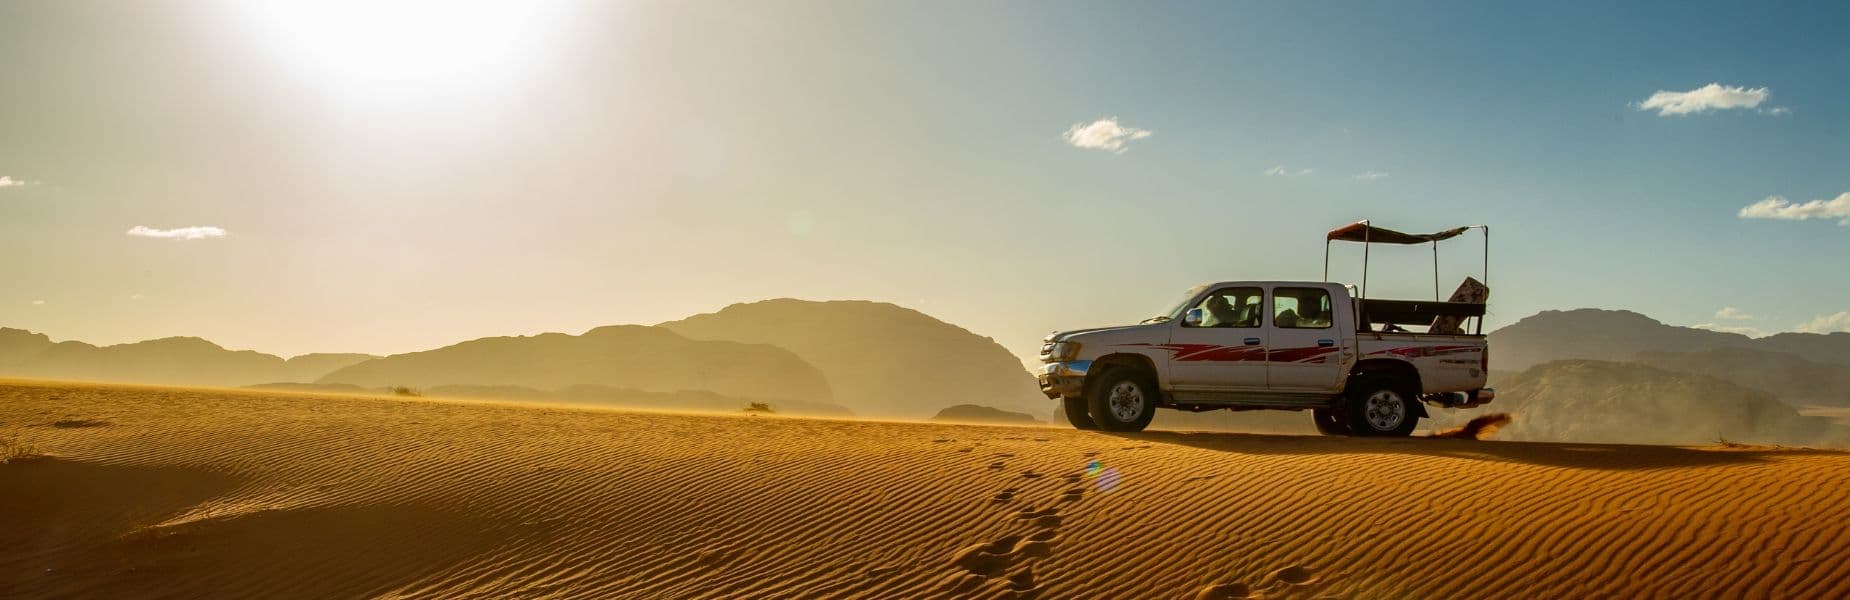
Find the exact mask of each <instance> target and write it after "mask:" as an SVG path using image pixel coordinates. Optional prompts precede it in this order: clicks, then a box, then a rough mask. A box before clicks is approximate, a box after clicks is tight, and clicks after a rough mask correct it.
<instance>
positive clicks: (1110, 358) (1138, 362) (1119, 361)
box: [1082, 352, 1164, 396]
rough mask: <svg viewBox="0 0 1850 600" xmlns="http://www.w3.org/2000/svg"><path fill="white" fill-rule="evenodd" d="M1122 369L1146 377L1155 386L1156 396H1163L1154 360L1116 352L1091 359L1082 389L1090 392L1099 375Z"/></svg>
mask: <svg viewBox="0 0 1850 600" xmlns="http://www.w3.org/2000/svg"><path fill="white" fill-rule="evenodd" d="M1124 368H1129V369H1135V370H1137V371H1139V372H1141V373H1143V374H1144V375H1145V376H1148V377H1149V378H1150V382H1151V383H1154V384H1156V388H1157V389H1156V390H1155V391H1156V393H1157V395H1158V396H1163V395H1164V394H1163V389H1162V388H1163V382H1162V378H1161V377H1160V376H1159V375H1158V374H1157V371H1156V360H1155V359H1152V358H1150V357H1149V355H1145V354H1139V353H1136V352H1118V353H1114V354H1107V355H1104V356H1100V357H1098V358H1096V359H1093V361H1092V366H1091V368H1089V369H1087V370H1086V383H1085V386H1084V387H1083V388H1082V389H1085V390H1090V389H1092V385H1093V384H1095V383H1097V382H1098V381H1099V376H1100V375H1103V374H1105V373H1106V372H1108V371H1111V370H1114V369H1124Z"/></svg>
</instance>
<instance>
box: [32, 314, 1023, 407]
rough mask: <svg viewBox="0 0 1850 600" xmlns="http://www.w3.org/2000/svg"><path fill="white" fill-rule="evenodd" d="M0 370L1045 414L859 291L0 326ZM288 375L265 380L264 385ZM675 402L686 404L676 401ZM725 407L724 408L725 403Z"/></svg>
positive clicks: (969, 343)
mask: <svg viewBox="0 0 1850 600" xmlns="http://www.w3.org/2000/svg"><path fill="white" fill-rule="evenodd" d="M0 376H11V377H26V378H36V379H73V380H87V381H109V382H138V383H154V384H169V385H206V386H263V387H266V388H270V389H297V390H304V391H322V392H377V391H380V390H382V389H384V388H388V387H398V386H403V387H409V388H416V389H418V390H420V391H422V392H423V393H426V394H430V395H448V396H462V397H490V398H498V399H526V400H541V401H549V402H580V403H585V402H590V403H601V404H617V405H624V406H643V407H650V408H674V407H681V408H697V409H703V410H705V409H715V408H722V409H725V410H732V409H736V408H738V407H741V406H743V405H744V404H745V403H747V402H754V401H762V402H768V403H770V404H772V405H773V406H774V407H775V408H777V409H778V410H779V412H781V413H785V414H821V415H845V414H858V415H863V416H875V417H901V418H926V417H929V416H931V415H933V414H934V413H936V412H938V411H939V410H940V409H943V408H945V407H947V406H952V405H956V404H983V405H986V406H992V407H998V408H1004V409H1008V410H1014V411H1019V412H1032V413H1036V414H1045V413H1046V412H1047V410H1048V408H1049V406H1048V403H1047V401H1046V400H1045V398H1043V397H1042V396H1040V394H1039V392H1038V391H1037V389H1036V387H1035V384H1034V379H1033V377H1031V376H1030V375H1029V374H1028V373H1027V372H1026V371H1024V370H1022V368H1021V363H1020V361H1019V360H1018V359H1017V358H1016V357H1015V356H1014V355H1012V354H1010V353H1009V352H1008V350H1006V349H1004V348H1003V347H1002V346H1001V345H1000V344H997V343H996V342H995V341H994V340H991V339H989V338H986V337H983V336H979V335H976V334H974V333H971V332H970V331H968V330H965V329H963V328H961V327H957V326H955V325H951V324H949V323H945V322H943V321H940V320H938V319H935V318H933V317H931V316H929V315H926V314H924V313H921V312H918V311H915V310H912V309H908V308H904V307H900V306H896V305H893V304H887V303H880V302H864V301H831V302H813V301H805V300H790V299H780V300H766V301H763V302H754V303H749V304H736V305H732V306H728V307H726V308H724V309H722V310H720V311H718V312H714V313H709V314H701V315H695V316H692V317H688V318H686V319H682V320H678V321H671V322H667V323H663V324H661V325H657V326H647V325H617V326H609V327H598V328H595V329H591V330H589V331H586V332H584V333H582V334H579V335H569V334H564V333H542V334H538V335H531V336H512V337H489V338H481V339H475V340H469V341H464V342H460V343H456V344H452V345H449V346H444V347H441V348H435V349H431V350H425V351H420V352H410V353H404V354H395V355H391V356H384V357H380V356H372V355H364V354H311V355H304V356H298V357H295V358H291V359H289V360H284V359H282V358H279V357H276V356H273V355H269V354H263V353H259V352H253V351H248V350H227V349H225V348H223V347H220V346H218V345H216V344H213V343H211V342H207V341H205V340H201V339H198V338H166V339H160V340H150V341H145V342H136V343H133V344H121V345H116V346H105V347H97V346H92V345H90V344H85V343H82V342H52V341H51V339H50V338H48V337H47V336H45V335H43V334H38V333H32V332H28V331H23V330H18V329H0ZM285 383H289V384H295V385H276V384H285ZM681 404H686V406H681ZM728 407H729V408H728Z"/></svg>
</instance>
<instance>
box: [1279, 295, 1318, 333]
mask: <svg viewBox="0 0 1850 600" xmlns="http://www.w3.org/2000/svg"><path fill="white" fill-rule="evenodd" d="M1272 323H1273V324H1274V325H1277V326H1278V327H1280V328H1283V329H1328V328H1329V327H1330V292H1329V290H1325V289H1322V288H1299V287H1281V288H1277V289H1274V290H1272Z"/></svg>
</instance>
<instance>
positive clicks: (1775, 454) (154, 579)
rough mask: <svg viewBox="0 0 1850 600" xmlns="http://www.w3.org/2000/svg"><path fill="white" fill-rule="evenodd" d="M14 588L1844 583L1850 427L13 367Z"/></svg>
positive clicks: (1198, 589)
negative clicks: (1039, 420)
mask: <svg viewBox="0 0 1850 600" xmlns="http://www.w3.org/2000/svg"><path fill="white" fill-rule="evenodd" d="M0 440H12V442H13V443H14V444H15V445H16V447H22V446H23V447H30V449H33V450H36V451H37V452H38V453H40V454H43V455H45V456H44V457H40V458H27V459H23V460H15V461H13V462H10V463H8V464H0V597H9V598H10V597H148V596H168V597H246V596H263V597H277V596H281V597H356V596H360V597H371V596H383V597H453V596H478V597H483V596H486V597H592V598H605V597H624V598H634V597H641V598H649V597H800V598H811V597H875V598H911V597H984V598H1010V597H1042V598H1074V597H1084V598H1190V597H1201V598H1217V597H1218V598H1227V597H1268V598H1272V597H1320V596H1332V597H1354V598H1452V597H1509V598H1566V597H1576V598H1598V597H1666V598H1687V597H1730V598H1732V597H1789V598H1842V597H1846V596H1850V521H1846V520H1845V519H1844V518H1843V513H1844V507H1845V506H1850V454H1846V453H1842V452H1834V451H1818V450H1802V449H1776V448H1742V447H1731V448H1722V447H1711V448H1685V447H1642V446H1605V445H1587V444H1542V443H1515V442H1496V441H1474V440H1452V439H1393V440H1364V439H1341V438H1320V437H1299V436H1264V435H1242V434H1225V433H1181V432H1147V433H1142V434H1134V435H1109V434H1101V433H1095V432H1079V431H1072V430H1065V429H1056V428H1038V427H986V426H972V425H946V424H925V423H897V422H874V421H852V420H805V419H795V418H783V417H766V416H746V415H743V414H740V415H683V414H667V413H641V412H618V411H610V410H599V409H589V408H566V407H547V406H534V405H501V404H492V403H466V402H452V401H437V400H417V399H386V398H368V397H351V396H348V397H343V396H334V395H327V396H315V395H305V394H288V393H275V392H258V391H227V390H187V389H177V388H146V387H127V386H105V385H87V384H46V383H31V382H11V383H0Z"/></svg>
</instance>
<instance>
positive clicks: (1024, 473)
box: [1021, 469, 1041, 479]
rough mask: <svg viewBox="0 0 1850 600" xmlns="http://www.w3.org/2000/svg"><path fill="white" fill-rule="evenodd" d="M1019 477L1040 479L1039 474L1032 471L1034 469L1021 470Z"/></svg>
mask: <svg viewBox="0 0 1850 600" xmlns="http://www.w3.org/2000/svg"><path fill="white" fill-rule="evenodd" d="M1021 478H1022V479H1040V478H1041V474H1040V473H1036V472H1034V469H1028V470H1026V471H1022V472H1021Z"/></svg>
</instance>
